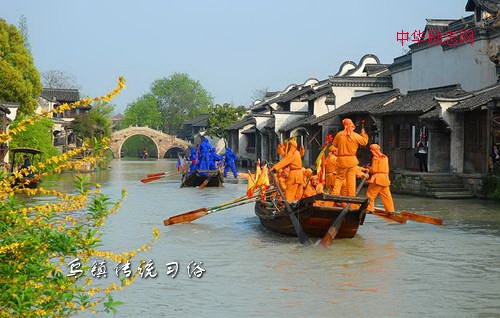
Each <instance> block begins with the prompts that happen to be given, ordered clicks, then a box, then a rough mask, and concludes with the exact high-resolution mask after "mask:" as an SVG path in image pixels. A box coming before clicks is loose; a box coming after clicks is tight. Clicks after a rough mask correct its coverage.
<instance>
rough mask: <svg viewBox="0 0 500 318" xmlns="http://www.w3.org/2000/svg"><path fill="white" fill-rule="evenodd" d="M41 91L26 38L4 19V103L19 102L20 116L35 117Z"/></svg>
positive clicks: (0, 25) (0, 90) (0, 67)
mask: <svg viewBox="0 0 500 318" xmlns="http://www.w3.org/2000/svg"><path fill="white" fill-rule="evenodd" d="M41 91H42V84H41V82H40V74H39V73H38V70H37V69H36V67H35V66H34V64H33V58H32V56H31V53H30V51H29V50H28V49H27V48H26V46H25V39H24V37H23V35H22V34H21V33H20V32H19V31H18V29H17V28H16V27H15V26H13V25H9V24H8V23H7V22H6V21H5V20H3V19H0V100H2V101H6V102H15V103H19V104H20V105H21V106H20V107H19V111H18V116H19V115H22V114H32V113H33V112H34V110H35V109H36V105H37V102H36V98H37V97H38V96H40V93H41Z"/></svg>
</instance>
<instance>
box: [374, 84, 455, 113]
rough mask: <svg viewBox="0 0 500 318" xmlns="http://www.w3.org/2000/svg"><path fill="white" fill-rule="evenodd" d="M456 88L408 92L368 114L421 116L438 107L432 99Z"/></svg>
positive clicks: (435, 88) (451, 86) (445, 87)
mask: <svg viewBox="0 0 500 318" xmlns="http://www.w3.org/2000/svg"><path fill="white" fill-rule="evenodd" d="M458 88H460V86H459V85H448V86H442V87H434V88H427V89H420V90H416V91H409V92H408V94H406V95H403V96H402V97H401V98H398V99H397V100H395V101H394V102H392V103H390V104H387V105H385V106H383V107H377V108H376V109H372V110H371V111H370V112H371V113H372V114H375V115H384V114H385V115H388V114H400V113H415V114H422V113H425V112H428V111H429V110H431V109H433V108H434V107H436V106H437V105H438V102H437V101H436V100H435V99H434V97H436V95H438V94H443V93H446V92H449V91H452V90H456V89H458Z"/></svg>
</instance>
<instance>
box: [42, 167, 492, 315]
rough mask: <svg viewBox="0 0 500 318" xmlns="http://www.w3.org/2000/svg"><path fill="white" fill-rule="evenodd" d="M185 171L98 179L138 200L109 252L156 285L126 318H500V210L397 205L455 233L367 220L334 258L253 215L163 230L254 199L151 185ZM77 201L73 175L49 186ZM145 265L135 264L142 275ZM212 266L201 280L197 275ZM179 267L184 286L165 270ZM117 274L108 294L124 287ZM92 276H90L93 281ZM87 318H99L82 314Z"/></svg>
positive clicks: (229, 189)
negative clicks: (192, 213) (151, 273)
mask: <svg viewBox="0 0 500 318" xmlns="http://www.w3.org/2000/svg"><path fill="white" fill-rule="evenodd" d="M174 169H175V162H173V161H165V160H159V161H113V162H112V163H111V169H109V170H108V171H104V172H99V173H96V174H94V175H93V178H94V179H95V180H96V181H98V182H100V183H102V186H103V192H105V193H106V194H108V195H110V196H111V197H113V198H118V197H119V195H120V191H121V189H122V188H126V190H127V192H128V194H129V195H128V198H127V200H126V201H125V203H124V205H123V207H122V208H121V210H120V212H119V213H117V214H114V215H111V216H110V217H109V219H108V220H107V222H106V224H105V226H104V228H103V233H104V235H103V242H102V243H103V245H102V247H101V248H102V249H103V250H109V251H113V252H122V251H125V250H130V249H137V248H138V247H139V246H140V245H141V244H143V243H146V242H148V241H149V240H150V239H151V236H152V235H151V229H152V228H153V227H157V228H159V230H160V234H161V235H160V238H159V240H158V241H157V242H156V243H155V245H154V246H153V248H152V249H151V250H150V251H147V252H145V253H143V254H141V258H143V259H145V260H149V259H151V260H153V262H154V265H155V267H156V269H157V270H158V276H157V277H156V278H147V279H138V280H137V281H136V282H135V283H134V284H133V285H131V286H129V287H128V288H127V289H125V290H124V291H121V292H116V293H115V294H114V297H115V299H116V300H119V301H123V302H125V303H124V304H123V305H120V306H118V307H117V308H118V313H117V314H116V316H117V317H138V316H144V317H161V316H165V317H174V316H175V317H255V316H259V317H277V316H282V317H499V316H498V315H499V313H500V301H499V300H500V204H498V203H495V202H491V201H480V200H433V199H428V198H421V197H414V196H403V195H399V196H396V198H395V202H396V206H397V208H398V209H401V210H410V211H415V212H419V213H423V214H429V215H432V216H436V217H440V218H443V219H444V220H445V222H446V225H445V226H443V227H436V226H433V225H428V224H422V223H413V222H409V223H408V224H405V225H399V224H394V223H391V224H389V223H386V222H384V221H383V220H381V219H378V218H376V217H374V216H371V215H368V216H367V220H366V222H365V224H364V226H362V227H360V229H359V231H358V235H357V236H356V237H355V238H354V239H344V240H337V241H335V242H334V243H333V244H332V246H331V247H330V248H328V249H325V248H321V247H303V246H301V245H300V244H298V242H297V240H296V239H294V238H290V237H283V236H280V235H276V234H273V233H270V232H268V231H266V230H265V229H263V228H262V226H261V225H260V224H259V222H258V219H257V218H256V217H255V215H254V213H253V207H252V206H248V205H244V206H240V207H237V208H234V209H232V210H227V211H222V212H218V213H214V214H212V215H209V216H206V217H204V218H201V219H199V220H197V221H196V222H194V223H192V224H180V225H175V226H171V227H165V226H163V219H165V218H167V217H169V216H172V215H174V214H178V213H182V212H185V211H188V210H193V209H196V208H200V207H206V206H213V205H217V204H218V203H221V202H224V201H228V200H230V199H232V198H234V197H236V196H239V195H242V194H244V192H245V190H246V185H244V184H229V183H228V184H226V185H225V187H224V188H220V189H219V188H217V189H216V188H205V189H203V190H198V189H195V188H182V189H181V188H179V182H178V180H177V179H178V178H176V177H172V178H168V179H162V180H160V181H155V182H152V183H148V184H142V183H140V182H139V181H138V180H139V179H141V178H143V177H145V175H146V174H147V173H152V172H158V171H168V170H174ZM44 186H45V187H49V188H50V187H52V188H58V189H65V188H66V189H68V188H69V187H70V186H71V175H70V174H62V175H59V176H57V177H56V178H52V179H48V180H46V181H45V184H44ZM139 261H140V259H139V258H137V259H134V260H132V266H134V265H135V266H137V265H138V263H139ZM192 261H194V262H197V263H200V262H203V264H202V268H204V269H205V270H206V272H205V273H204V274H203V276H202V277H201V278H196V277H195V276H193V277H191V278H190V277H189V275H188V272H187V268H186V267H187V265H188V264H189V263H190V262H192ZM169 262H178V264H179V272H178V273H177V276H176V277H175V278H172V277H171V276H172V275H170V276H167V275H166V265H165V264H166V263H169ZM114 266H115V264H108V272H109V273H110V274H109V276H108V278H104V279H101V283H102V280H107V281H106V283H111V282H114V281H116V279H115V277H113V276H114V270H113V267H114ZM89 275H90V274H87V276H89ZM80 316H81V317H87V316H90V317H93V316H92V315H91V314H90V313H88V314H87V313H84V314H82V315H80Z"/></svg>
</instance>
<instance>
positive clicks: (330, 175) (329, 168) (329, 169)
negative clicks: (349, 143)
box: [323, 146, 337, 193]
mask: <svg viewBox="0 0 500 318" xmlns="http://www.w3.org/2000/svg"><path fill="white" fill-rule="evenodd" d="M323 165H324V168H323V169H324V171H325V187H326V191H327V192H329V193H331V192H332V191H333V187H334V186H335V178H336V170H337V169H336V168H337V148H335V147H334V146H330V148H329V149H328V156H327V157H326V159H325V161H323Z"/></svg>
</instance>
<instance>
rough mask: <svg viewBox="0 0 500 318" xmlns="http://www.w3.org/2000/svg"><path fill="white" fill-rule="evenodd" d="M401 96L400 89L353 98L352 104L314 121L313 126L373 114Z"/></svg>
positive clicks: (349, 103)
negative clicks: (342, 118) (340, 116)
mask: <svg viewBox="0 0 500 318" xmlns="http://www.w3.org/2000/svg"><path fill="white" fill-rule="evenodd" d="M400 96H401V94H400V92H399V90H398V89H391V90H389V91H384V92H378V93H372V94H365V95H362V96H358V97H353V98H352V99H351V101H350V102H348V103H346V104H344V105H342V106H340V107H339V108H337V109H335V110H333V111H331V112H329V113H327V114H324V115H322V116H320V117H318V118H316V119H315V120H313V121H312V124H316V123H320V122H322V121H325V120H328V119H331V118H333V117H335V116H339V115H347V114H354V113H368V112H372V111H373V110H375V109H378V108H381V107H387V106H382V105H383V104H384V103H386V102H387V101H389V100H391V99H393V98H395V97H396V98H397V97H400Z"/></svg>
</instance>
